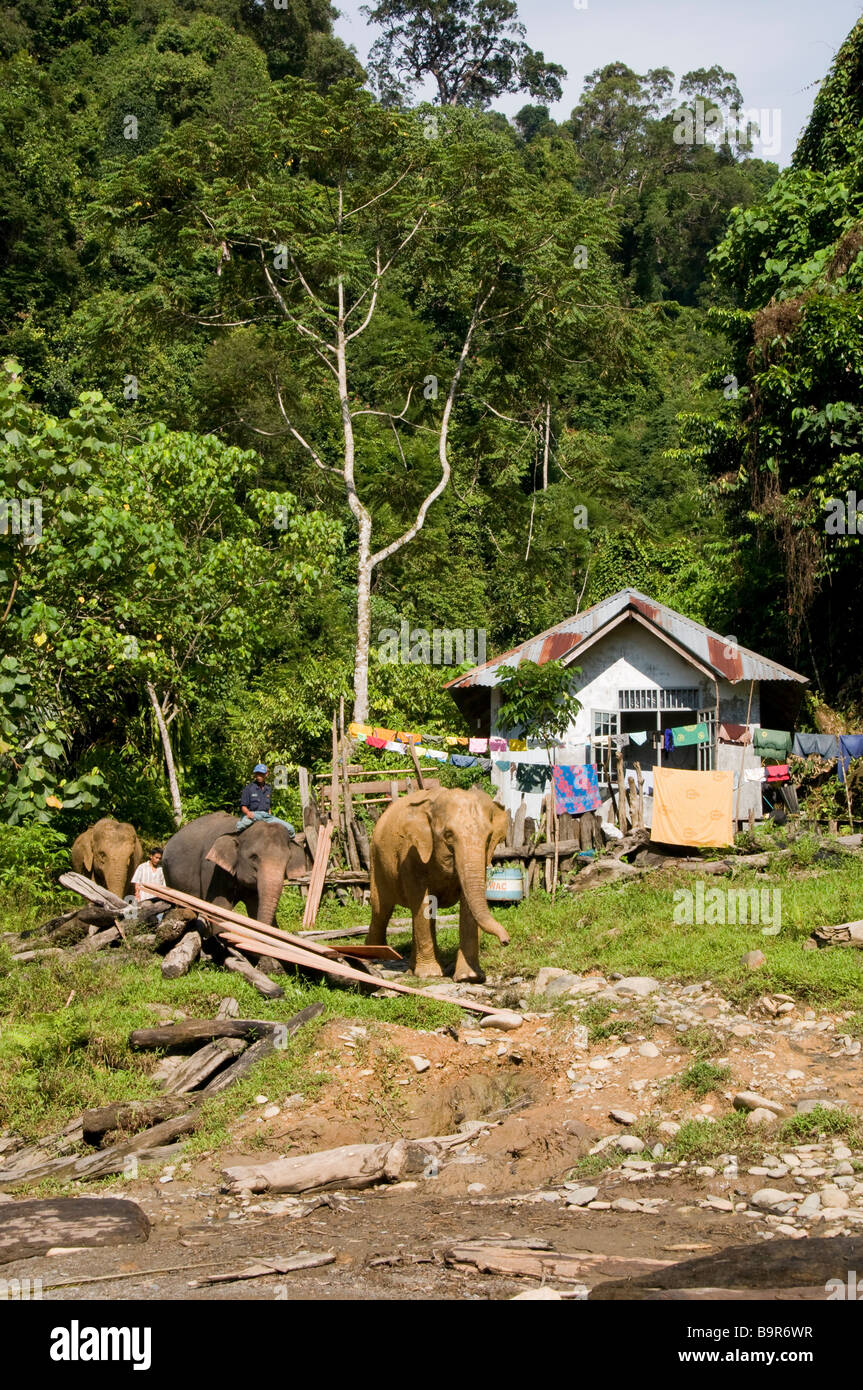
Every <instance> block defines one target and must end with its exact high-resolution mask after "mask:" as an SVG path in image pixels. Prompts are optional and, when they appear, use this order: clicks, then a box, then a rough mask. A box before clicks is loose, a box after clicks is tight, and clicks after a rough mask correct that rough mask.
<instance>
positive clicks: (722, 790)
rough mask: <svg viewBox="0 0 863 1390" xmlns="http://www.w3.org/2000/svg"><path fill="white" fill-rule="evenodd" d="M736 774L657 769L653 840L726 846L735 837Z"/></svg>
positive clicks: (672, 843)
mask: <svg viewBox="0 0 863 1390" xmlns="http://www.w3.org/2000/svg"><path fill="white" fill-rule="evenodd" d="M733 800H734V778H733V776H732V774H731V772H730V771H728V772H683V771H678V770H677V769H676V768H670V767H657V768H654V770H653V824H652V826H651V830H650V838H651V840H652V841H653V840H656V841H659V843H660V844H665V845H700V846H704V847H705V848H707V847H716V848H720V847H724V846H725V845H730V844H732V843H733V841H734V825H733V820H732V803H733Z"/></svg>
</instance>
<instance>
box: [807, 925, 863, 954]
mask: <svg viewBox="0 0 863 1390" xmlns="http://www.w3.org/2000/svg"><path fill="white" fill-rule="evenodd" d="M809 942H813V943H814V944H815V945H816V946H852V947H856V948H857V949H858V950H863V922H840V923H839V924H838V925H837V926H835V927H816V928H815V930H814V931H813V933H812V935H811V936H810V937H809ZM806 944H808V942H807V943H806Z"/></svg>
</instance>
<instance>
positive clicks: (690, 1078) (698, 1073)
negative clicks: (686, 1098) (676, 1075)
mask: <svg viewBox="0 0 863 1390" xmlns="http://www.w3.org/2000/svg"><path fill="white" fill-rule="evenodd" d="M730 1075H731V1068H730V1067H718V1066H717V1065H716V1063H715V1062H707V1061H705V1060H704V1058H700V1059H699V1061H697V1062H693V1063H692V1066H691V1067H687V1068H686V1071H685V1072H684V1073H683V1075H682V1076H681V1077H680V1079H679V1081H678V1085H679V1086H680V1088H681V1090H684V1091H693V1092H694V1093H695V1097H696V1099H697V1100H703V1098H704V1097H705V1096H709V1095H710V1092H711V1091H718V1090H719V1088H720V1087H721V1086H724V1085H725V1083H726V1082H727V1081H728V1078H729V1077H730Z"/></svg>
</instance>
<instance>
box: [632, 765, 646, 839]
mask: <svg viewBox="0 0 863 1390" xmlns="http://www.w3.org/2000/svg"><path fill="white" fill-rule="evenodd" d="M634 766H635V775H636V777H637V778H638V824H639V826H640V827H641V828H643V827H644V774H643V773H642V771H641V763H635V764H634Z"/></svg>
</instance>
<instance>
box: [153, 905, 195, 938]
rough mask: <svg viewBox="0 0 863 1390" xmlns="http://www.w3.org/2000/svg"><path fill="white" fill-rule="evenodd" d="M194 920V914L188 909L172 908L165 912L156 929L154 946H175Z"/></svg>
mask: <svg viewBox="0 0 863 1390" xmlns="http://www.w3.org/2000/svg"><path fill="white" fill-rule="evenodd" d="M195 920H196V918H195V913H194V912H192V911H191V910H190V909H189V908H178V907H175V908H173V909H172V910H171V911H170V912H166V913H165V915H164V917H163V918H162V920H161V922H159V924H158V926H157V927H156V946H157V948H159V947H163V946H175V945H176V944H177V942H178V941H181V940H182V938H183V936H184V934H185V933H186V932H187V931H188V930H189V926H190V924H191V923H192V922H194V921H195Z"/></svg>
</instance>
